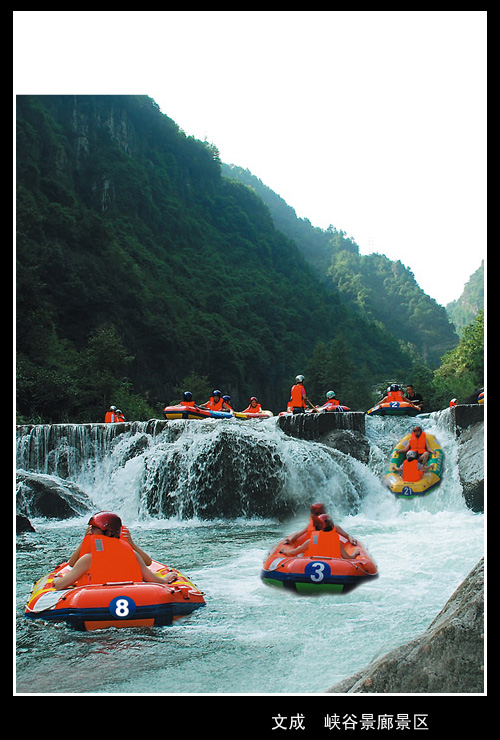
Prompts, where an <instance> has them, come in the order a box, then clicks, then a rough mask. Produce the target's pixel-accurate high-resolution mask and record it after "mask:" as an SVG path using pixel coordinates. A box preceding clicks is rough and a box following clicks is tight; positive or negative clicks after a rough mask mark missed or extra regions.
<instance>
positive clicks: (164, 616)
mask: <svg viewBox="0 0 500 740" xmlns="http://www.w3.org/2000/svg"><path fill="white" fill-rule="evenodd" d="M148 567H149V569H150V570H151V571H152V572H153V573H156V574H157V575H159V576H161V577H163V576H166V575H167V574H168V573H170V572H171V569H169V568H167V567H166V566H165V565H162V563H158V562H156V561H155V560H153V561H152V563H151V564H150V565H149V566H148ZM70 570H71V569H70V566H69V565H68V563H63V564H62V565H58V566H57V567H56V568H54V570H52V571H51V572H50V573H49V574H48V575H46V576H43V578H40V580H38V581H37V582H36V583H35V585H34V587H33V591H32V592H31V595H30V597H29V600H28V603H27V605H26V610H25V617H27V618H28V619H41V620H44V621H47V622H66V623H67V624H68V625H69V626H70V627H73V628H74V629H77V630H83V631H86V630H96V629H103V628H106V627H139V626H165V625H170V624H172V622H173V620H174V619H177V618H178V617H183V616H186V615H188V614H191V613H192V612H193V611H194V610H195V609H198V608H199V607H201V606H204V605H205V600H204V598H203V594H202V592H201V591H200V590H199V589H198V588H197V587H196V586H195V585H194V584H193V583H191V581H189V580H188V579H187V578H186V577H185V576H184V575H182V573H179V572H178V571H175V573H177V578H176V579H175V580H174V581H173V582H171V583H168V584H167V583H165V585H162V584H161V583H151V582H145V581H142V580H139V579H140V577H141V575H140V572H139V574H137V573H136V572H132V573H126V572H125V571H124V572H123V574H122V576H121V577H120V574H119V573H117V572H116V570H115V571H113V570H111V577H110V578H109V580H106V579H105V578H104V577H102V578H101V580H102V582H98V581H97V580H91V579H89V581H90V582H87V583H85V584H84V585H75V586H70V587H69V588H67V589H64V590H61V591H56V590H55V588H54V577H55V576H56V574H62V575H64V574H66V573H68V572H69V571H70ZM139 570H140V569H139ZM91 573H92V570H91ZM77 583H78V582H77Z"/></svg>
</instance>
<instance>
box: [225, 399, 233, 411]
mask: <svg viewBox="0 0 500 740" xmlns="http://www.w3.org/2000/svg"><path fill="white" fill-rule="evenodd" d="M222 400H223V401H224V403H225V404H226V406H227V407H228V408H229V410H230V411H232V410H233V407H232V406H231V396H222Z"/></svg>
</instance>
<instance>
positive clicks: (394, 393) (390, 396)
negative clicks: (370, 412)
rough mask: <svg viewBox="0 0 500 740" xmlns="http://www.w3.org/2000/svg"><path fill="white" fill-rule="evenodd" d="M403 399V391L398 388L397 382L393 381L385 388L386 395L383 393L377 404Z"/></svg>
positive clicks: (399, 401) (398, 401)
mask: <svg viewBox="0 0 500 740" xmlns="http://www.w3.org/2000/svg"><path fill="white" fill-rule="evenodd" d="M404 400H405V397H404V396H403V391H402V390H401V389H400V387H399V385H398V384H397V383H393V384H392V385H390V386H389V388H388V389H387V395H385V396H384V397H383V399H382V400H381V401H379V402H378V404H381V403H401V402H402V401H404ZM378 404H377V405H378Z"/></svg>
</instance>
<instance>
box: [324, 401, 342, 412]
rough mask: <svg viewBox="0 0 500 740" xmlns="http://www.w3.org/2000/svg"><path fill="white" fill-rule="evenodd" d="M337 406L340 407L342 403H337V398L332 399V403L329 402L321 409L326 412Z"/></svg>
mask: <svg viewBox="0 0 500 740" xmlns="http://www.w3.org/2000/svg"><path fill="white" fill-rule="evenodd" d="M335 406H340V402H339V401H337V399H336V398H334V399H332V400H331V401H327V402H326V403H325V404H323V406H322V407H321V408H322V409H323V410H324V411H328V410H329V409H334V408H335Z"/></svg>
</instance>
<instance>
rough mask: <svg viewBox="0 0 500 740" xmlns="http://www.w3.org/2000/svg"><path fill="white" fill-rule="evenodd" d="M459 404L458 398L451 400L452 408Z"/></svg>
mask: <svg viewBox="0 0 500 740" xmlns="http://www.w3.org/2000/svg"><path fill="white" fill-rule="evenodd" d="M457 405H458V401H457V399H456V398H452V399H451V401H450V408H451V407H452V406H457Z"/></svg>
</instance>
